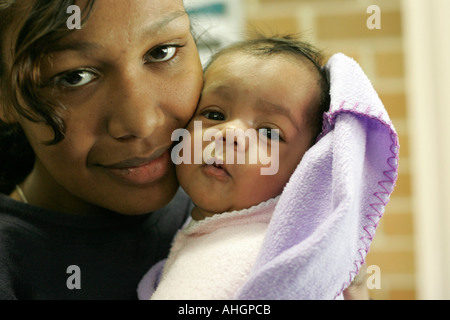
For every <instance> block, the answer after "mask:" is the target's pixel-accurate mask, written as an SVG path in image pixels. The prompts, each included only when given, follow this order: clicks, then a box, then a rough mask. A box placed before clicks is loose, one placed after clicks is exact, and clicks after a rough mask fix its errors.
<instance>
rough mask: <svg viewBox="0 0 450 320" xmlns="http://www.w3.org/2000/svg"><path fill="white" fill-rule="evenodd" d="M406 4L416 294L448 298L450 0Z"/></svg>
mask: <svg viewBox="0 0 450 320" xmlns="http://www.w3.org/2000/svg"><path fill="white" fill-rule="evenodd" d="M402 6H403V13H404V16H403V27H404V30H403V32H404V37H405V55H406V56H405V58H406V68H405V70H406V79H407V92H408V107H409V108H408V113H409V121H410V123H409V127H410V130H411V131H410V140H411V152H412V155H411V161H412V163H411V165H412V175H413V208H414V212H413V213H414V217H415V240H416V257H417V259H416V269H417V295H418V299H450V80H449V77H450V35H449V32H450V1H448V0H403V2H402ZM400 155H401V153H400Z"/></svg>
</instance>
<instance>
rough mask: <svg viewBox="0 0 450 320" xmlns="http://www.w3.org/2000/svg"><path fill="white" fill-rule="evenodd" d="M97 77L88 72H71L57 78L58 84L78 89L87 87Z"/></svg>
mask: <svg viewBox="0 0 450 320" xmlns="http://www.w3.org/2000/svg"><path fill="white" fill-rule="evenodd" d="M96 78H97V76H96V75H95V74H94V73H93V72H91V71H88V70H76V71H71V72H68V73H66V74H63V75H62V76H59V77H57V78H56V83H57V84H59V85H61V86H63V87H67V88H77V87H82V86H84V85H87V84H88V83H90V82H91V81H93V80H95V79H96Z"/></svg>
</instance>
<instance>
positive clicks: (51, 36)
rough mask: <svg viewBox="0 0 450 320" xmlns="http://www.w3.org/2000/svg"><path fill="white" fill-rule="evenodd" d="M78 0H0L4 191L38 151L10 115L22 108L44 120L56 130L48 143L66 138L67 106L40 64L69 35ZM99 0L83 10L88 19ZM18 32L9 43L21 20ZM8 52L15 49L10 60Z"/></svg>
mask: <svg viewBox="0 0 450 320" xmlns="http://www.w3.org/2000/svg"><path fill="white" fill-rule="evenodd" d="M75 2H76V0H33V1H30V0H0V35H1V41H0V53H1V55H0V99H1V100H0V108H1V109H2V110H1V112H0V115H3V120H4V121H3V120H2V119H0V150H1V153H2V155H1V158H0V192H3V193H9V192H10V191H11V190H12V188H13V186H14V185H15V184H17V183H19V182H21V180H23V179H24V178H25V177H26V176H27V174H28V173H29V172H30V170H31V168H32V166H33V164H34V152H33V150H32V149H31V147H30V145H29V144H28V142H27V139H26V137H25V134H24V133H23V130H22V129H21V127H20V126H19V125H18V124H17V123H14V122H13V121H10V120H11V119H12V118H11V115H13V114H18V115H20V116H22V117H24V118H26V119H28V120H30V121H32V122H36V123H44V124H46V125H48V126H50V127H51V128H52V129H53V132H54V139H53V140H52V141H48V142H47V144H57V143H58V142H60V141H62V140H63V139H64V134H65V124H64V121H63V119H62V118H61V110H62V109H63V108H64V106H62V105H60V104H59V103H58V102H57V101H54V100H53V99H52V97H49V96H46V95H45V94H43V92H42V90H39V89H40V86H41V85H42V81H41V74H40V65H41V62H42V59H43V57H44V56H45V54H46V53H47V52H48V51H49V49H51V47H52V45H53V44H54V43H55V42H57V41H58V40H60V39H62V38H64V37H65V36H67V35H68V34H69V33H70V32H72V31H71V30H69V29H68V28H67V25H66V21H67V18H68V14H67V13H66V11H67V8H68V7H69V6H70V5H73V4H75ZM94 3H95V0H88V2H87V5H86V6H85V8H84V10H83V22H85V21H86V20H87V18H88V17H89V14H90V12H91V10H92V7H93V5H94ZM19 19H20V23H19V26H18V27H19V29H18V30H17V33H15V34H17V37H15V38H14V39H12V42H11V43H7V42H6V39H7V37H6V36H5V35H6V32H7V30H10V31H11V28H12V24H13V22H14V21H19ZM5 52H8V53H10V54H11V55H12V63H11V64H10V65H7V63H6V61H5V60H6V57H5V56H4V55H5Z"/></svg>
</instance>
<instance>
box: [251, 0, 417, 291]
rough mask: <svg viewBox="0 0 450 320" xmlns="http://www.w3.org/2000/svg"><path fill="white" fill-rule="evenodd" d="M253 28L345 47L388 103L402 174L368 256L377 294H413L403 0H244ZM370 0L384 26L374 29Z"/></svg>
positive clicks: (327, 48)
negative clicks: (370, 20) (377, 280)
mask: <svg viewBox="0 0 450 320" xmlns="http://www.w3.org/2000/svg"><path fill="white" fill-rule="evenodd" d="M245 5H246V6H245V10H246V25H247V28H248V29H249V30H253V29H256V30H258V31H259V32H265V33H301V34H302V35H303V38H304V39H305V40H308V41H311V42H312V43H313V44H315V45H316V46H318V47H319V48H321V49H323V50H324V52H325V53H326V55H327V56H329V55H332V54H333V53H336V52H343V53H345V54H347V55H349V56H351V57H353V58H354V59H355V60H356V61H358V62H359V64H360V65H361V67H362V68H363V70H364V71H365V72H366V74H367V75H368V77H369V78H370V79H371V80H372V83H373V85H374V87H375V89H376V90H377V92H378V93H379V95H380V98H381V100H382V101H383V102H384V104H385V106H386V109H387V110H388V112H389V114H390V117H391V119H392V121H393V123H394V125H395V127H396V130H397V132H398V134H399V137H400V146H401V150H400V166H399V178H398V182H397V186H396V190H395V191H394V193H393V195H392V197H391V201H390V203H389V205H388V206H387V209H386V212H385V215H384V217H383V218H382V220H381V223H380V225H379V228H378V230H377V234H376V236H375V239H374V241H373V244H372V248H371V251H370V252H369V255H368V256H367V264H368V265H369V266H370V265H376V266H378V267H379V270H380V271H381V288H380V289H373V290H370V295H371V297H372V298H374V299H404V300H406V299H415V297H416V291H415V275H414V248H413V240H414V228H413V219H412V213H411V176H410V169H409V148H408V143H409V140H408V127H407V126H408V119H407V105H406V99H405V83H404V69H403V58H404V52H403V48H402V22H401V19H402V14H401V5H400V0H245ZM370 5H377V6H378V7H379V8H380V9H381V29H373V30H370V29H369V28H367V24H366V21H367V19H368V18H369V17H370V16H371V14H368V13H367V8H368V7H369V6H370Z"/></svg>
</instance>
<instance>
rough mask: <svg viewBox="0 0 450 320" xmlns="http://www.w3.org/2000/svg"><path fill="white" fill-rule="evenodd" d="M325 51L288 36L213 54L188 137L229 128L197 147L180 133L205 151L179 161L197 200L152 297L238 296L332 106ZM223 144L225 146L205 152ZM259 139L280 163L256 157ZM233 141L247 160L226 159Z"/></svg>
mask: <svg viewBox="0 0 450 320" xmlns="http://www.w3.org/2000/svg"><path fill="white" fill-rule="evenodd" d="M321 60H322V58H321V55H320V54H319V53H318V52H317V51H316V50H315V49H314V48H312V47H311V46H310V45H308V44H306V43H303V42H299V41H296V40H295V39H293V38H291V37H282V38H260V39H256V40H249V41H243V42H239V43H236V44H233V45H232V46H230V47H227V48H225V49H223V50H222V51H220V52H218V53H217V54H216V55H215V56H213V58H212V59H211V61H210V63H209V64H208V65H207V67H206V68H205V75H204V88H203V92H202V96H201V99H200V102H199V105H198V108H197V110H196V113H195V114H194V116H193V118H192V120H191V122H190V123H189V125H188V127H187V130H188V132H189V133H190V135H191V136H196V135H199V134H201V135H203V134H204V133H205V131H206V130H211V129H216V132H220V133H222V134H221V135H220V136H219V137H218V136H216V137H215V139H203V140H202V141H203V142H202V148H195V146H194V142H193V141H194V140H195V139H187V140H184V141H183V142H182V143H185V144H186V143H187V144H191V150H193V157H195V154H196V153H199V152H201V153H202V154H201V158H202V159H203V160H202V161H201V162H200V163H196V162H195V161H186V162H182V163H180V164H179V165H178V166H177V176H178V179H179V182H180V185H181V186H182V188H183V189H184V190H185V191H186V192H187V194H188V195H189V196H190V197H191V199H192V201H193V203H194V205H195V206H194V208H193V210H192V214H191V215H192V220H191V222H190V223H189V225H188V226H186V227H185V228H184V229H183V230H181V231H180V232H179V233H178V234H177V236H176V238H175V240H174V242H173V246H172V249H171V252H170V255H169V257H168V259H167V261H166V263H165V265H164V269H163V270H162V273H161V275H160V276H161V278H160V281H159V284H158V286H157V289H156V291H155V292H154V294H153V296H152V297H151V299H182V300H186V299H187V300H194V299H209V300H210V299H223V300H226V299H233V298H234V296H235V295H236V293H237V292H238V290H239V288H240V287H241V286H242V285H243V284H244V282H245V281H246V279H247V276H248V275H249V273H250V271H251V268H252V266H253V264H254V262H255V260H256V258H257V255H258V252H259V251H260V247H261V245H262V242H263V239H264V236H265V233H266V230H267V227H268V224H269V222H270V219H271V216H272V213H273V211H274V209H275V205H276V203H277V201H278V198H279V195H280V194H281V193H282V191H283V188H284V186H285V185H286V183H287V182H288V181H289V178H290V176H291V175H292V173H293V172H294V170H295V169H296V167H297V166H298V164H299V163H300V161H301V159H302V157H303V155H304V154H305V152H306V151H307V150H308V149H309V148H310V147H311V146H312V145H313V144H314V143H315V141H316V139H317V137H318V135H319V134H320V132H321V129H322V117H323V113H324V112H326V111H327V110H328V107H329V84H328V81H327V75H326V73H325V71H324V70H323V69H322V67H321ZM200 125H201V126H200ZM198 128H201V130H200V131H201V132H198V131H199V130H198ZM194 129H197V130H194ZM229 130H241V131H244V132H248V130H254V131H255V132H257V134H256V135H254V136H256V137H257V141H255V140H254V139H248V138H249V137H248V136H246V137H244V138H243V139H242V138H239V135H236V137H238V138H229V135H227V134H226V132H228V131H229ZM248 140H249V141H248ZM218 143H219V144H221V145H223V148H220V149H221V150H222V152H216V150H217V149H214V152H209V153H208V152H205V150H206V149H207V148H210V147H211V144H214V145H215V146H217V144H218ZM261 148H264V149H265V150H264V151H265V152H266V153H267V154H269V155H270V156H272V157H271V161H272V162H273V161H276V162H277V165H276V168H277V170H276V172H272V173H271V174H262V172H263V171H262V170H261V169H263V167H264V166H265V164H263V163H261V161H254V162H252V161H250V158H251V155H252V154H255V152H254V151H255V150H256V149H261ZM209 150H211V149H209ZM223 150H224V151H223ZM230 150H231V151H236V154H239V153H241V154H245V162H244V163H238V162H237V161H232V162H231V163H230V161H227V160H229V159H230V158H228V157H226V156H227V153H229V152H230ZM258 151H261V150H258ZM275 151H276V152H275ZM205 154H209V155H210V158H209V159H208V157H206V158H207V159H205ZM233 158H234V156H233ZM208 160H209V161H208ZM150 272H158V271H156V270H151V271H150ZM144 279H145V277H144ZM143 285H149V284H148V283H147V284H144V282H141V286H143ZM150 285H151V286H153V285H154V284H150ZM141 289H142V288H141Z"/></svg>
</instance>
